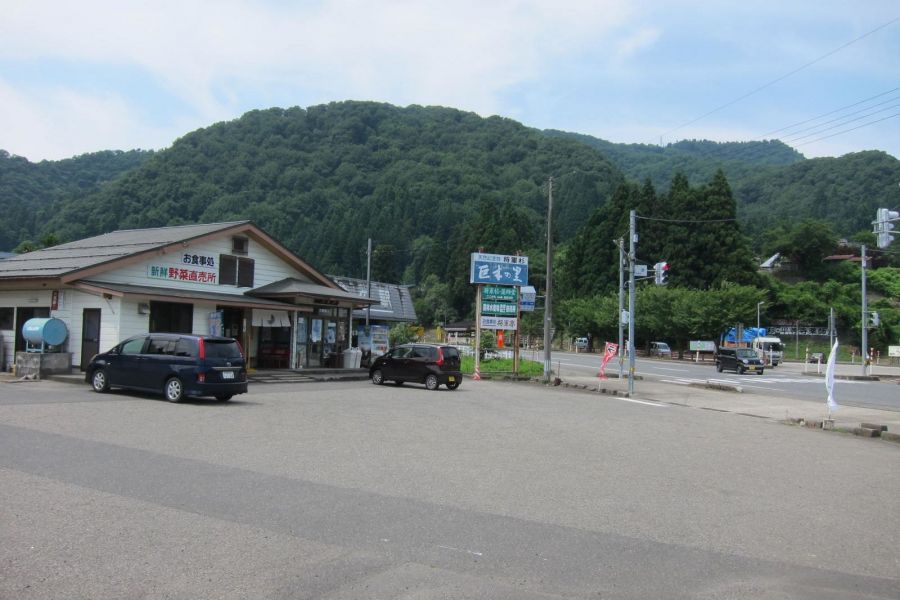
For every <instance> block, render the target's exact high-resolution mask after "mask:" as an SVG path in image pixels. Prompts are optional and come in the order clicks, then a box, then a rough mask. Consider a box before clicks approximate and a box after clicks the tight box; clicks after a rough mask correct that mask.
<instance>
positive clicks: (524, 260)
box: [469, 252, 528, 286]
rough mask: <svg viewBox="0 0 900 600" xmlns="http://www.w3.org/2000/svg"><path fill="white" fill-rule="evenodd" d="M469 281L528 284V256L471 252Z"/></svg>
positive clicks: (516, 284)
mask: <svg viewBox="0 0 900 600" xmlns="http://www.w3.org/2000/svg"><path fill="white" fill-rule="evenodd" d="M469 283H493V284H495V285H514V286H522V285H528V257H527V256H509V255H506V254H484V253H481V252H473V253H472V269H471V272H470V277H469Z"/></svg>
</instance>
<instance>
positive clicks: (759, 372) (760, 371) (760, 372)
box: [756, 369, 764, 375]
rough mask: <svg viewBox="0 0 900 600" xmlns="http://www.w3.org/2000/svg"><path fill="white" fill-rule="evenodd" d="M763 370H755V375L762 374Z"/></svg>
mask: <svg viewBox="0 0 900 600" xmlns="http://www.w3.org/2000/svg"><path fill="white" fill-rule="evenodd" d="M763 371H764V369H760V370H759V371H757V372H756V374H757V375H762V374H763Z"/></svg>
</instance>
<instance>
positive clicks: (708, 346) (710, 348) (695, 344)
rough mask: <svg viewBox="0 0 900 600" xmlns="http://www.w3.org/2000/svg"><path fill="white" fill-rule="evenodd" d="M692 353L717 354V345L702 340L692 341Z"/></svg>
mask: <svg viewBox="0 0 900 600" xmlns="http://www.w3.org/2000/svg"><path fill="white" fill-rule="evenodd" d="M690 347H691V352H715V351H716V343H715V342H707V341H700V340H691V346H690Z"/></svg>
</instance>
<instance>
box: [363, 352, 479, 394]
mask: <svg viewBox="0 0 900 600" xmlns="http://www.w3.org/2000/svg"><path fill="white" fill-rule="evenodd" d="M459 367H460V361H459V351H458V350H457V349H456V348H454V347H453V346H445V345H440V344H403V345H402V346H397V347H396V348H391V349H390V350H389V351H388V352H387V353H385V354H382V355H381V356H379V357H378V358H376V359H375V362H373V363H372V366H371V367H370V368H369V378H370V379H371V380H372V383H374V384H376V385H381V384H383V383H384V382H385V381H393V382H394V384H395V385H403V384H404V383H405V382H407V381H412V382H416V383H424V384H425V387H426V388H428V389H429V390H436V389H437V388H438V386H439V385H446V386H447V387H448V388H449V389H451V390H455V389H456V388H458V387H459V384H460V382H462V372H460V370H459Z"/></svg>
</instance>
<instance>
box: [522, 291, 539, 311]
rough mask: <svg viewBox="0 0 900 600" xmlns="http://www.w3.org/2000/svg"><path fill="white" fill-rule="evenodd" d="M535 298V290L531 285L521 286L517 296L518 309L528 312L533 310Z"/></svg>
mask: <svg viewBox="0 0 900 600" xmlns="http://www.w3.org/2000/svg"><path fill="white" fill-rule="evenodd" d="M536 298H537V291H536V290H535V289H534V287H533V286H530V285H525V286H522V294H521V295H520V296H519V310H521V311H522V312H530V311H533V310H534V301H535V299H536Z"/></svg>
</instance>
